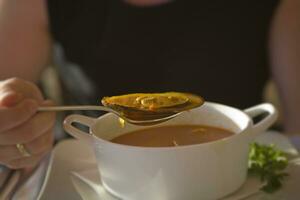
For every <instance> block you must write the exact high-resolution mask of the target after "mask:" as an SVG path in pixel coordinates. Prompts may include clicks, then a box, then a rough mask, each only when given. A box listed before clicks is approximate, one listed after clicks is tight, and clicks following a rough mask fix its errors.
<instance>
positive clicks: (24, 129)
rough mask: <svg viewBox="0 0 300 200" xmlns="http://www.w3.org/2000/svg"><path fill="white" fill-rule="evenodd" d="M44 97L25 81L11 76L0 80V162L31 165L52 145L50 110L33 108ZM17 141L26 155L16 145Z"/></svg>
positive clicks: (11, 164)
mask: <svg viewBox="0 0 300 200" xmlns="http://www.w3.org/2000/svg"><path fill="white" fill-rule="evenodd" d="M52 104H53V103H52V102H51V101H45V100H44V99H43V96H42V94H41V92H40V90H39V89H38V87H37V86H36V85H35V84H33V83H31V82H28V81H25V80H21V79H18V78H12V79H8V80H5V81H0V164H3V165H5V166H7V167H9V168H12V169H20V168H27V167H33V166H35V165H37V164H38V163H39V161H40V160H41V159H42V158H43V157H44V156H45V155H46V154H47V153H48V152H49V151H50V150H51V148H52V145H53V140H54V136H53V131H52V130H53V126H54V123H55V114H54V113H53V112H40V113H38V112H37V108H38V106H40V105H45V106H46V105H47V106H48V105H52ZM17 144H21V145H23V146H24V147H25V149H26V151H27V152H28V153H30V156H28V157H26V156H24V155H23V154H22V153H21V152H20V151H19V150H18V148H17V147H16V145H17Z"/></svg>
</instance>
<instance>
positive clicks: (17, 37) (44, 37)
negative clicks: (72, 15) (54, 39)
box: [0, 0, 51, 82]
mask: <svg viewBox="0 0 300 200" xmlns="http://www.w3.org/2000/svg"><path fill="white" fill-rule="evenodd" d="M47 21H48V19H47V11H46V0H26V1H20V0H0V80H3V79H7V78H10V77H18V78H22V79H26V80H29V81H34V82H36V81H37V80H38V79H39V75H40V73H41V71H42V69H43V68H44V67H45V66H46V65H47V64H48V63H49V61H50V55H51V39H50V36H49V33H48V28H47V27H48V23H47Z"/></svg>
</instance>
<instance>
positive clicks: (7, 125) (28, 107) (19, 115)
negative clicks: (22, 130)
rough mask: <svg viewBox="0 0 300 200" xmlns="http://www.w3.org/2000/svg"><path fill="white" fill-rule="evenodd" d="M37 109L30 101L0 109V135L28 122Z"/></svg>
mask: <svg viewBox="0 0 300 200" xmlns="http://www.w3.org/2000/svg"><path fill="white" fill-rule="evenodd" d="M37 108H38V104H37V102H36V101H34V100H30V99H26V100H23V101H22V102H21V103H19V104H18V105H16V106H14V107H11V108H0V119H1V120H0V134H1V133H2V132H3V131H6V130H9V129H11V128H14V127H16V126H18V125H20V124H23V123H24V122H26V121H27V120H29V119H30V118H31V117H32V116H33V115H34V114H35V113H36V111H37ZM0 140H1V139H0Z"/></svg>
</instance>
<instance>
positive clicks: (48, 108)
mask: <svg viewBox="0 0 300 200" xmlns="http://www.w3.org/2000/svg"><path fill="white" fill-rule="evenodd" d="M67 110H100V111H107V112H114V111H113V110H112V109H110V108H107V107H104V106H45V107H39V108H38V111H40V112H41V111H54V112H58V111H67Z"/></svg>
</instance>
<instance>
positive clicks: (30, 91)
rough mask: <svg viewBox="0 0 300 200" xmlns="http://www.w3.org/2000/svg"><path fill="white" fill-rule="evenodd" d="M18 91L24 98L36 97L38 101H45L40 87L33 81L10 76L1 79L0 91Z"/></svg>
mask: <svg viewBox="0 0 300 200" xmlns="http://www.w3.org/2000/svg"><path fill="white" fill-rule="evenodd" d="M11 91H13V92H16V93H18V94H20V95H22V97H23V98H24V99H34V100H36V101H37V102H38V103H41V102H42V101H43V96H42V93H41V91H40V90H39V88H38V87H37V86H36V85H35V84H34V83H32V82H29V81H26V80H23V79H20V78H10V79H7V80H4V81H0V93H6V92H11Z"/></svg>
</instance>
